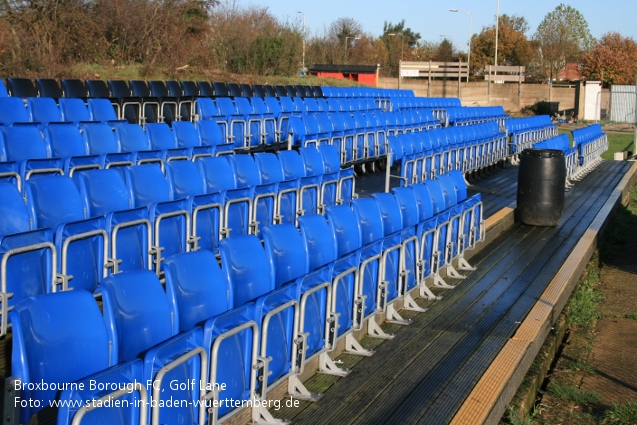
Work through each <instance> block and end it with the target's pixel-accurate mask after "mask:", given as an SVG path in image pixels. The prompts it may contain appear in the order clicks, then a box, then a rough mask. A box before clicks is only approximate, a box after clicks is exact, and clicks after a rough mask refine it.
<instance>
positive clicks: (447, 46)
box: [433, 38, 453, 62]
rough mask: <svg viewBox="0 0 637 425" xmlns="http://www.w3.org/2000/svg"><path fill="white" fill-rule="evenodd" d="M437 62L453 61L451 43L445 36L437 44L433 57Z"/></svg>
mask: <svg viewBox="0 0 637 425" xmlns="http://www.w3.org/2000/svg"><path fill="white" fill-rule="evenodd" d="M433 60H434V61H437V62H451V61H453V45H452V44H451V42H450V41H449V40H447V39H446V38H445V39H444V40H442V42H441V43H440V44H439V45H438V49H437V52H436V53H435V55H434V57H433Z"/></svg>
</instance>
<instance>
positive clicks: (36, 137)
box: [0, 125, 50, 161]
mask: <svg viewBox="0 0 637 425" xmlns="http://www.w3.org/2000/svg"><path fill="white" fill-rule="evenodd" d="M2 132H3V136H4V149H5V155H6V158H0V160H2V161H24V160H27V159H43V158H49V157H50V154H49V152H48V149H47V146H46V143H45V142H44V139H43V138H42V133H41V132H40V130H39V129H38V127H37V126H35V125H21V126H17V127H5V128H3V129H2Z"/></svg>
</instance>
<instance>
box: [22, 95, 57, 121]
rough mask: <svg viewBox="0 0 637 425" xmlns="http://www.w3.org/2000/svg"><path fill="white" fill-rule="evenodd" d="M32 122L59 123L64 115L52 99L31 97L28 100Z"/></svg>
mask: <svg viewBox="0 0 637 425" xmlns="http://www.w3.org/2000/svg"><path fill="white" fill-rule="evenodd" d="M27 102H28V104H29V112H30V113H31V121H32V122H41V123H49V122H59V121H62V114H61V113H60V109H59V108H58V106H57V104H56V103H55V100H53V98H50V97H30V98H29V99H27Z"/></svg>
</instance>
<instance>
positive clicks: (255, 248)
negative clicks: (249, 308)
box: [219, 235, 274, 307]
mask: <svg viewBox="0 0 637 425" xmlns="http://www.w3.org/2000/svg"><path fill="white" fill-rule="evenodd" d="M219 254H220V255H221V270H222V272H223V273H224V275H225V276H226V279H227V280H228V282H230V285H232V287H233V293H234V305H235V306H236V307H238V306H241V305H243V304H245V303H246V302H248V301H251V300H254V299H256V298H258V297H260V296H261V295H265V294H267V293H268V292H270V291H272V290H273V289H274V271H273V270H272V266H271V264H270V262H269V261H268V259H267V257H266V255H265V251H264V250H263V246H261V241H260V240H259V238H258V237H256V236H255V235H237V236H233V237H231V238H225V239H222V240H221V242H220V243H219Z"/></svg>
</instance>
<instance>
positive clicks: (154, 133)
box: [146, 122, 177, 149]
mask: <svg viewBox="0 0 637 425" xmlns="http://www.w3.org/2000/svg"><path fill="white" fill-rule="evenodd" d="M146 136H147V137H148V141H149V142H150V147H151V149H173V148H176V147H177V141H176V140H175V136H174V135H173V132H172V131H170V127H168V124H166V123H164V122H157V123H149V124H146Z"/></svg>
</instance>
